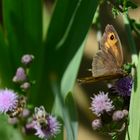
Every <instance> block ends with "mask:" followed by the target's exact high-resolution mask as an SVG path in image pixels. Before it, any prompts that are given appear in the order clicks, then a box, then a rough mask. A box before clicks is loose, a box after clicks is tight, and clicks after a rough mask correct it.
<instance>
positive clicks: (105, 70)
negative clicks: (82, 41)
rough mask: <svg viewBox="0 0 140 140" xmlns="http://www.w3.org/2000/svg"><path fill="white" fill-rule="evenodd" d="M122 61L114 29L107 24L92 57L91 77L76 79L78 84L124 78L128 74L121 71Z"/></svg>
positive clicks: (121, 52) (118, 41)
mask: <svg viewBox="0 0 140 140" xmlns="http://www.w3.org/2000/svg"><path fill="white" fill-rule="evenodd" d="M123 61H124V58H123V50H122V46H121V42H120V39H119V36H118V34H117V32H116V30H115V29H114V27H113V26H112V25H109V24H108V25H107V26H106V27H105V32H104V33H103V36H102V38H101V40H100V42H99V50H98V51H97V53H96V55H95V57H93V61H92V69H91V72H92V76H90V77H85V78H81V79H78V82H79V83H81V84H83V83H91V82H97V81H101V80H110V79H116V78H121V77H124V76H126V75H128V74H127V73H126V72H125V71H124V70H123V69H122V66H123Z"/></svg>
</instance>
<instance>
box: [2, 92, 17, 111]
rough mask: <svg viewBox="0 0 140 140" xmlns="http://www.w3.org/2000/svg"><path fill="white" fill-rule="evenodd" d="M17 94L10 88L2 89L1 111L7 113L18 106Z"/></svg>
mask: <svg viewBox="0 0 140 140" xmlns="http://www.w3.org/2000/svg"><path fill="white" fill-rule="evenodd" d="M17 102H18V96H17V94H16V93H15V92H14V91H12V90H9V89H2V90H0V113H6V112H8V111H11V110H13V109H14V108H16V105H17Z"/></svg>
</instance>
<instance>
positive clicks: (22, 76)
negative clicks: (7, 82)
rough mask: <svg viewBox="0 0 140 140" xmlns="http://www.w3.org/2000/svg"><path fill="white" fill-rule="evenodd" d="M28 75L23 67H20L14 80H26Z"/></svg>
mask: <svg viewBox="0 0 140 140" xmlns="http://www.w3.org/2000/svg"><path fill="white" fill-rule="evenodd" d="M26 79H27V75H26V72H25V70H24V69H23V68H22V67H19V68H18V69H17V71H16V75H15V76H14V77H13V82H17V83H18V82H23V81H26Z"/></svg>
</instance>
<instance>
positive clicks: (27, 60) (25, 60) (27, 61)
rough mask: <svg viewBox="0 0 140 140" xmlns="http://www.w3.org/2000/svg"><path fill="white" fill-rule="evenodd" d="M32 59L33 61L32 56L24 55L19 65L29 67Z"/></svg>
mask: <svg viewBox="0 0 140 140" xmlns="http://www.w3.org/2000/svg"><path fill="white" fill-rule="evenodd" d="M33 59H34V56H33V55H31V54H25V55H23V56H22V58H21V63H22V64H24V65H29V64H31V63H32V61H33Z"/></svg>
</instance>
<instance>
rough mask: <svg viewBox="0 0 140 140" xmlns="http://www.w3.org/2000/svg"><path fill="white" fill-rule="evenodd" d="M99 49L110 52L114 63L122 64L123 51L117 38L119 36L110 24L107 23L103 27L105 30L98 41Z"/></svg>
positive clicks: (119, 65)
mask: <svg viewBox="0 0 140 140" xmlns="http://www.w3.org/2000/svg"><path fill="white" fill-rule="evenodd" d="M100 46H101V50H106V51H107V52H108V53H110V54H111V55H112V56H113V58H114V60H115V61H116V65H117V66H118V67H121V66H122V64H123V51H122V45H121V42H120V39H119V36H118V34H117V32H116V30H115V29H114V27H113V26H112V25H109V24H108V25H107V26H106V28H105V32H104V34H103V37H102V39H101V41H100Z"/></svg>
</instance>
